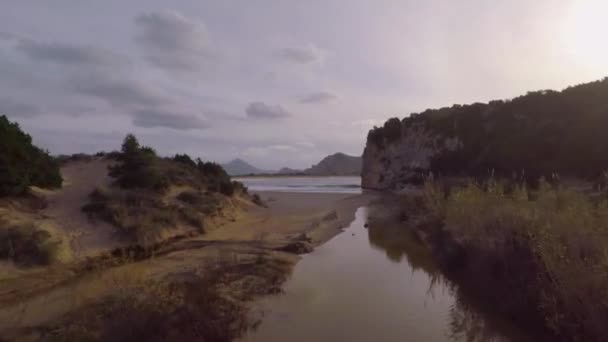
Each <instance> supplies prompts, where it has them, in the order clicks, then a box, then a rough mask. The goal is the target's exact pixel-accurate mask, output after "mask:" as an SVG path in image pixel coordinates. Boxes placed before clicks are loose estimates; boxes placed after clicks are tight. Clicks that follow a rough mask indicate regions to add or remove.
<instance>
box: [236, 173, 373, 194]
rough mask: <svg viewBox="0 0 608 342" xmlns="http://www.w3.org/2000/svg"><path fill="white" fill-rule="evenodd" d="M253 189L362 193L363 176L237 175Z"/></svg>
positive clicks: (238, 178)
mask: <svg viewBox="0 0 608 342" xmlns="http://www.w3.org/2000/svg"><path fill="white" fill-rule="evenodd" d="M234 179H235V180H237V181H239V182H242V183H243V184H245V186H247V188H249V190H251V191H278V192H309V193H347V194H360V193H361V177H355V176H335V177H282V176H277V177H236V178H234Z"/></svg>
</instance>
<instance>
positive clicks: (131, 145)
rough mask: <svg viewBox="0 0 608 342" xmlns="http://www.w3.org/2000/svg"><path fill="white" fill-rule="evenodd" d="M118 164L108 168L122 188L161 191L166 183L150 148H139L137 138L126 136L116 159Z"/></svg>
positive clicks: (156, 158)
mask: <svg viewBox="0 0 608 342" xmlns="http://www.w3.org/2000/svg"><path fill="white" fill-rule="evenodd" d="M118 160H119V161H120V164H118V165H116V166H113V167H111V168H110V176H112V177H115V178H117V181H118V184H119V185H120V186H121V187H122V188H126V189H129V188H145V189H154V190H158V191H162V190H164V189H166V188H167V186H168V182H167V180H166V179H165V178H164V177H163V175H162V174H161V172H160V170H159V169H158V157H157V156H156V152H155V151H154V150H153V149H152V148H150V147H146V146H144V147H140V146H139V142H138V141H137V138H135V136H134V135H132V134H128V135H127V136H126V137H125V139H124V141H123V143H122V149H121V154H120V156H119V158H118Z"/></svg>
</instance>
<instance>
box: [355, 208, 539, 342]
mask: <svg viewBox="0 0 608 342" xmlns="http://www.w3.org/2000/svg"><path fill="white" fill-rule="evenodd" d="M367 220H368V237H369V243H370V245H371V246H372V247H374V248H377V249H380V250H383V251H385V252H386V256H387V258H388V259H389V260H391V261H393V262H397V263H399V262H402V259H403V258H405V259H406V261H407V263H408V264H409V266H410V267H411V268H412V271H417V270H421V271H423V272H425V273H426V275H427V276H428V277H429V280H430V281H429V289H428V291H427V293H428V294H433V293H434V292H435V291H436V290H439V291H445V290H447V291H449V292H450V294H451V295H452V296H453V297H454V305H452V306H451V307H450V310H449V322H448V324H449V328H448V330H449V334H448V338H449V339H450V340H452V341H468V342H477V341H479V342H481V341H529V340H530V339H529V338H528V337H527V336H525V334H523V333H522V332H521V331H519V330H518V329H516V328H515V327H513V326H511V325H510V324H509V322H505V321H504V320H502V319H500V318H498V317H496V316H495V315H493V313H492V312H490V311H489V310H488V309H487V308H483V305H482V303H477V304H476V303H475V302H474V300H473V299H472V298H471V296H470V295H467V294H465V293H463V291H461V289H460V288H459V287H458V286H457V285H456V284H454V283H452V282H451V281H450V280H448V279H447V278H445V277H444V276H443V274H442V273H441V271H440V269H439V267H438V266H437V264H436V263H435V262H434V260H433V257H432V255H431V251H430V250H429V249H428V248H427V247H426V246H425V245H424V244H423V243H422V242H421V241H420V240H419V239H418V237H417V236H416V235H415V234H414V232H413V229H412V228H411V227H408V224H407V223H405V222H400V220H399V219H398V217H394V216H390V215H387V214H386V212H385V211H383V210H380V208H374V207H371V208H369V209H368V211H367Z"/></svg>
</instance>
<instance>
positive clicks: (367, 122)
mask: <svg viewBox="0 0 608 342" xmlns="http://www.w3.org/2000/svg"><path fill="white" fill-rule="evenodd" d="M382 124H384V120H379V119H363V120H356V121H353V122H351V123H350V125H351V126H355V127H361V128H364V129H369V128H371V127H373V126H382Z"/></svg>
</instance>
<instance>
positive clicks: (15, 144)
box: [0, 115, 63, 196]
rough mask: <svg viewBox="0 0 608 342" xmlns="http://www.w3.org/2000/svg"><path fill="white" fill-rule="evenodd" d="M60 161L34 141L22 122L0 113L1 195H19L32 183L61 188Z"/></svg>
mask: <svg viewBox="0 0 608 342" xmlns="http://www.w3.org/2000/svg"><path fill="white" fill-rule="evenodd" d="M62 182H63V179H62V178H61V173H60V171H59V163H58V162H57V161H56V160H55V159H54V158H52V157H51V156H50V155H49V154H48V152H46V151H43V150H41V149H39V148H38V147H36V146H34V145H33V144H32V138H31V137H30V136H29V135H28V134H26V133H24V132H23V131H22V130H21V128H20V127H19V124H17V123H11V122H10V121H9V120H8V118H7V117H6V116H4V115H2V116H0V196H6V195H20V194H23V193H24V192H26V191H27V189H28V187H29V186H32V185H34V186H39V187H44V188H59V187H61V184H62Z"/></svg>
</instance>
